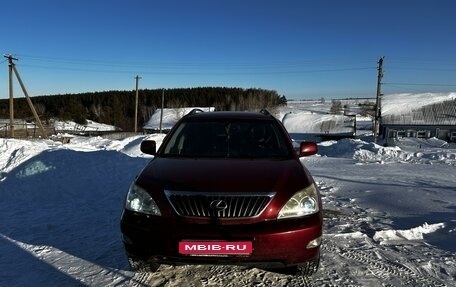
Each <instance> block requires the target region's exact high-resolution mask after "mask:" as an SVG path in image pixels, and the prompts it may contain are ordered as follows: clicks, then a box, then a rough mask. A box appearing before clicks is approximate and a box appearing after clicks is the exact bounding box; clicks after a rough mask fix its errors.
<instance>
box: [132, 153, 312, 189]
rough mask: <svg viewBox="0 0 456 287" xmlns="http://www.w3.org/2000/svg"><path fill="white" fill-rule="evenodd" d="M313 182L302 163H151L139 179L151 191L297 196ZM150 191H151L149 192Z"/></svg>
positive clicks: (173, 160)
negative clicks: (255, 193)
mask: <svg viewBox="0 0 456 287" xmlns="http://www.w3.org/2000/svg"><path fill="white" fill-rule="evenodd" d="M311 183H312V179H311V177H310V175H309V173H308V171H307V169H306V168H305V167H304V166H303V165H302V164H301V162H300V161H299V160H296V159H289V160H257V159H255V160H248V159H182V158H180V159H176V158H160V157H156V158H154V159H152V160H151V161H150V162H149V164H148V165H147V166H146V167H145V168H144V169H143V171H142V172H141V174H140V175H139V177H138V179H137V184H139V185H141V186H143V187H145V188H146V189H149V188H150V187H152V186H155V188H153V189H156V188H159V189H168V190H181V191H201V192H271V191H274V192H277V191H278V190H288V191H289V192H295V191H297V190H299V189H301V188H304V187H307V186H308V185H310V184H311ZM148 187H149V188H148Z"/></svg>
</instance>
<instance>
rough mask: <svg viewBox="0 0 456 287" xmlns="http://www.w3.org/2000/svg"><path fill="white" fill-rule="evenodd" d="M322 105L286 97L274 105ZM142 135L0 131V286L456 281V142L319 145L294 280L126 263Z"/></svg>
mask: <svg viewBox="0 0 456 287" xmlns="http://www.w3.org/2000/svg"><path fill="white" fill-rule="evenodd" d="M330 105H331V104H330V103H329V102H328V103H321V102H318V101H315V102H291V103H289V105H288V107H287V108H286V109H284V110H281V111H279V113H281V114H285V113H287V112H290V111H298V112H299V111H308V110H312V111H318V112H324V111H327V110H328V109H329V107H330ZM353 106H354V107H355V106H356V102H355V103H353ZM365 123H366V124H365V125H358V128H360V127H361V126H362V127H361V128H362V129H363V133H362V134H369V129H370V127H369V125H370V124H371V122H370V121H369V119H367V120H366V121H365ZM152 137H153V138H154V139H155V140H157V141H158V143H160V142H161V140H162V138H163V137H162V136H161V135H154V136H152ZM143 138H144V136H137V137H131V138H127V139H125V140H121V141H118V140H107V139H103V138H100V137H96V138H83V137H75V138H72V139H71V142H70V143H69V144H61V143H58V142H53V141H50V140H49V141H44V140H36V141H22V140H13V139H0V286H141V287H142V286H162V287H168V286H232V287H235V286H456V283H454V282H455V281H456V255H455V253H456V244H455V242H456V177H455V174H456V145H455V144H447V143H445V142H442V141H440V140H437V139H430V140H417V139H402V140H401V141H399V142H398V143H397V144H398V146H397V147H381V146H379V145H375V144H373V143H371V142H368V140H366V141H362V140H353V139H350V140H348V139H347V140H340V141H339V142H333V141H331V142H323V143H320V144H319V153H318V155H316V156H312V157H308V158H304V159H303V162H304V164H305V165H306V166H307V167H308V168H309V170H310V171H311V172H312V174H313V175H314V177H315V180H316V181H317V183H318V186H319V188H320V190H321V193H322V197H323V206H324V243H323V247H322V260H321V265H320V270H319V271H318V273H317V274H315V275H314V276H312V277H311V278H295V277H292V276H290V275H287V274H280V273H275V272H269V271H265V270H261V269H255V268H253V269H252V268H246V267H240V266H216V265H207V266H180V267H172V266H166V265H165V266H161V267H160V269H159V270H158V272H156V273H154V274H134V273H132V272H130V271H129V270H128V264H127V260H126V257H125V255H124V251H123V246H122V243H121V235H120V228H119V219H120V214H121V211H122V208H123V201H124V197H125V194H126V191H127V189H128V187H129V185H130V183H131V181H132V180H133V179H134V177H135V175H136V174H137V173H138V172H139V171H140V170H141V169H142V168H143V167H144V166H145V164H146V163H147V162H148V161H149V160H150V157H149V156H146V155H144V154H142V153H141V152H140V151H139V144H140V142H141V141H142V140H143Z"/></svg>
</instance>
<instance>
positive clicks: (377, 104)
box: [374, 57, 385, 143]
mask: <svg viewBox="0 0 456 287" xmlns="http://www.w3.org/2000/svg"><path fill="white" fill-rule="evenodd" d="M384 58H385V57H381V58H380V59H379V60H378V75H377V98H376V101H375V121H374V143H377V139H378V134H379V130H380V117H381V111H380V107H381V96H382V92H381V89H382V78H383V59H384Z"/></svg>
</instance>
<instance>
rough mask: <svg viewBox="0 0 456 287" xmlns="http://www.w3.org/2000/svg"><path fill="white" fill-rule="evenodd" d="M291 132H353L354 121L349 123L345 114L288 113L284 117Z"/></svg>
mask: <svg viewBox="0 0 456 287" xmlns="http://www.w3.org/2000/svg"><path fill="white" fill-rule="evenodd" d="M282 122H283V125H284V126H285V128H286V129H287V131H288V132H289V133H312V134H324V133H336V134H338V133H352V132H353V123H351V122H348V123H347V117H346V116H344V115H331V114H321V113H313V112H308V111H305V112H298V113H288V114H286V115H285V116H284V117H283V119H282Z"/></svg>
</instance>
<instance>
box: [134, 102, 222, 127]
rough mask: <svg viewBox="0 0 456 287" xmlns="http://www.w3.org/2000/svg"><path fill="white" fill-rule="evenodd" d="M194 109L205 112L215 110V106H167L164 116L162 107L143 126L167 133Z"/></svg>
mask: <svg viewBox="0 0 456 287" xmlns="http://www.w3.org/2000/svg"><path fill="white" fill-rule="evenodd" d="M194 109H200V110H202V111H204V112H213V111H215V108H214V107H185V108H165V109H163V116H162V113H161V109H156V110H155V112H154V113H153V114H152V116H151V117H150V119H149V120H148V121H147V122H146V124H145V125H144V126H143V129H144V131H146V132H148V133H157V132H159V131H160V130H161V131H163V132H165V133H166V132H168V131H169V130H171V128H172V127H173V126H174V125H175V124H176V123H177V121H178V120H180V119H181V118H182V117H183V116H185V115H186V114H188V113H189V112H190V111H192V110H194ZM160 119H161V121H160ZM160 122H161V126H160Z"/></svg>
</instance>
